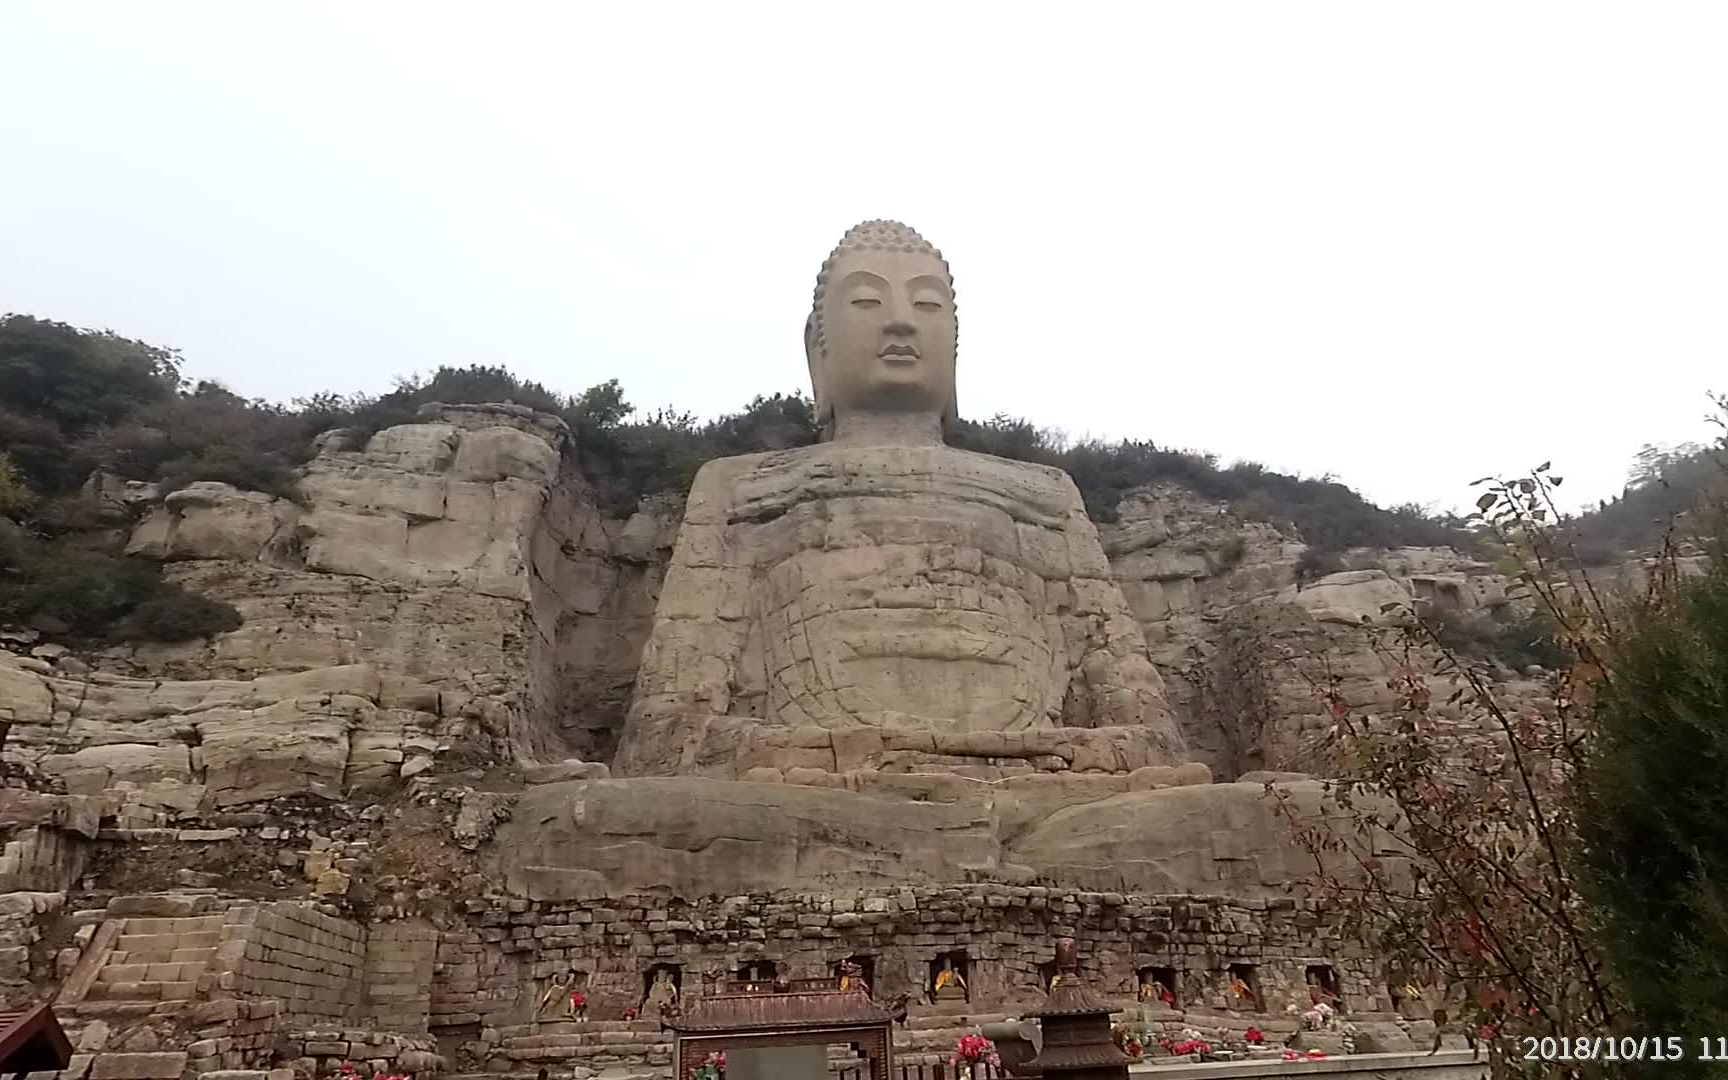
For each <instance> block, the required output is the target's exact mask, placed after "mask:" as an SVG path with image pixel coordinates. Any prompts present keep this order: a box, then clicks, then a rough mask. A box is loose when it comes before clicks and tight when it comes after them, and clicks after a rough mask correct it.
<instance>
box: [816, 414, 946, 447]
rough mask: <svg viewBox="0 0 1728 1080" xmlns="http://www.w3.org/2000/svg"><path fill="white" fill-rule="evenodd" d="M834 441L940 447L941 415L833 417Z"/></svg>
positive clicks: (855, 443)
mask: <svg viewBox="0 0 1728 1080" xmlns="http://www.w3.org/2000/svg"><path fill="white" fill-rule="evenodd" d="M834 441H835V442H836V443H840V444H843V445H847V446H940V445H941V443H942V418H941V417H939V416H932V415H930V414H929V413H879V412H856V413H845V414H842V415H840V416H837V417H835V418H834Z"/></svg>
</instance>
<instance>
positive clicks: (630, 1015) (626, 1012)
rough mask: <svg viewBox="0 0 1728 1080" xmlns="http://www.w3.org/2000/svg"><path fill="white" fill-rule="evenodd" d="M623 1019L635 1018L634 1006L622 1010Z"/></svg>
mask: <svg viewBox="0 0 1728 1080" xmlns="http://www.w3.org/2000/svg"><path fill="white" fill-rule="evenodd" d="M624 1019H626V1020H634V1019H636V1009H635V1008H634V1007H631V1008H628V1009H625V1010H624Z"/></svg>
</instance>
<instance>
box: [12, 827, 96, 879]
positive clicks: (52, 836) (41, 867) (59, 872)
mask: <svg viewBox="0 0 1728 1080" xmlns="http://www.w3.org/2000/svg"><path fill="white" fill-rule="evenodd" d="M86 861H87V853H86V845H85V844H83V843H82V842H81V841H80V840H79V838H78V836H77V835H76V834H74V833H70V832H66V831H63V830H61V829H49V828H34V829H21V830H19V831H18V832H17V833H15V834H12V835H11V836H9V837H8V838H7V839H6V840H5V842H4V843H0V893H9V892H25V891H37V892H63V891H65V890H66V889H68V888H70V887H71V886H72V884H73V883H74V882H76V881H77V880H78V876H79V875H80V874H82V873H83V872H84V866H85V863H86Z"/></svg>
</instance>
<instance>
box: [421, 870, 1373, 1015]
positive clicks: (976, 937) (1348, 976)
mask: <svg viewBox="0 0 1728 1080" xmlns="http://www.w3.org/2000/svg"><path fill="white" fill-rule="evenodd" d="M469 912H470V913H469V918H470V920H471V923H472V925H471V928H470V929H467V930H453V931H446V932H445V933H443V934H442V935H441V938H440V943H439V953H438V957H439V964H438V972H437V975H436V978H435V980H434V983H433V989H432V1002H433V1018H432V1026H433V1028H434V1030H436V1029H437V1028H439V1027H444V1026H453V1025H457V1024H463V1023H472V1022H474V1021H475V1019H476V1018H478V1019H480V1020H482V1021H484V1022H486V1023H488V1024H510V1023H520V1022H522V1021H524V1020H526V1019H527V1018H528V1016H529V1014H530V1012H531V1011H532V1009H533V1007H534V1004H535V1003H536V1002H537V1001H538V1000H539V995H540V994H541V993H542V992H543V990H544V988H545V986H546V985H547V983H546V980H548V979H549V978H550V977H551V976H553V975H555V974H559V973H562V972H568V971H574V972H576V973H577V984H578V985H580V986H583V987H584V988H585V990H586V992H587V994H588V997H589V1000H590V1010H589V1012H590V1016H592V1017H593V1018H595V1019H611V1018H616V1017H618V1016H620V1015H621V1014H622V1012H623V1010H624V1009H625V1008H627V1007H630V1006H635V1005H638V1004H640V1003H641V1000H642V998H643V994H644V983H645V976H646V973H647V972H648V971H649V970H650V969H651V968H652V967H653V966H654V965H656V964H670V965H676V966H677V967H679V968H680V969H681V972H682V983H683V986H684V988H685V990H686V991H689V990H693V989H699V988H700V987H701V986H702V975H703V974H704V973H707V972H718V971H723V972H726V973H727V974H728V975H730V973H731V972H733V971H735V970H736V969H737V968H738V967H739V966H740V965H742V964H744V963H746V962H753V961H769V962H774V961H785V962H786V963H787V964H789V965H790V968H791V972H792V974H793V975H794V976H817V975H826V974H828V973H829V972H830V971H831V970H832V968H833V966H834V965H835V964H837V963H838V962H839V961H841V960H843V959H845V958H847V957H850V956H867V957H870V958H871V960H872V962H873V965H874V968H875V977H876V985H875V990H876V992H877V994H878V995H879V996H891V995H894V994H896V993H902V992H904V993H910V994H912V995H913V997H914V999H915V1000H918V999H921V998H922V995H923V991H924V989H925V987H926V986H927V985H928V980H929V978H930V964H931V962H932V961H934V960H936V959H937V958H938V957H939V956H940V955H941V954H943V953H946V952H952V951H964V952H965V953H966V955H967V957H968V961H969V964H968V967H969V971H968V976H967V981H968V984H969V987H970V989H971V994H972V1001H973V1003H974V1006H979V1007H983V1008H996V1009H998V1010H999V1011H1004V1012H1006V1011H1010V1010H1012V1009H1016V1008H1021V1007H1028V1006H1031V1005H1033V1004H1034V1003H1036V1002H1037V1001H1039V1000H1040V999H1041V997H1042V992H1041V981H1042V979H1043V977H1044V976H1043V965H1045V964H1047V963H1049V962H1050V961H1052V960H1053V959H1054V955H1055V939H1056V938H1057V937H1058V936H1063V935H1072V936H1074V937H1076V938H1078V939H1079V941H1080V951H1081V957H1082V965H1083V967H1084V969H1085V974H1086V976H1087V978H1088V979H1089V980H1090V981H1091V982H1092V984H1093V985H1094V986H1095V987H1096V988H1097V989H1099V990H1100V991H1102V992H1104V993H1106V994H1109V995H1111V996H1113V997H1117V998H1120V999H1124V1000H1131V999H1132V998H1133V997H1134V995H1135V991H1136V988H1137V987H1138V984H1139V972H1140V971H1142V970H1143V969H1146V968H1153V967H1159V968H1171V969H1175V970H1176V971H1177V972H1178V973H1179V974H1178V982H1179V984H1180V985H1179V987H1178V989H1179V993H1180V996H1181V998H1182V999H1183V1004H1184V1005H1189V1006H1196V1007H1203V1008H1220V1009H1222V1008H1238V1009H1241V1011H1254V1012H1266V1013H1271V1014H1283V1013H1284V1011H1285V1008H1286V1006H1288V1005H1300V1006H1302V1007H1306V1006H1307V1004H1308V1003H1309V1001H1310V998H1309V994H1308V990H1307V986H1306V981H1305V974H1306V970H1307V968H1308V967H1310V966H1328V967H1331V968H1332V969H1333V970H1334V971H1335V972H1336V975H1337V978H1338V981H1339V986H1340V990H1341V991H1342V994H1343V997H1344V999H1345V1001H1346V1002H1347V1003H1348V1004H1349V1005H1350V1007H1351V1008H1352V1009H1358V1010H1375V1011H1382V1010H1389V1009H1390V1008H1391V1002H1390V1000H1389V998H1388V996H1387V991H1386V987H1385V984H1384V982H1383V981H1382V980H1381V979H1380V977H1379V976H1378V974H1377V973H1376V968H1375V965H1374V963H1373V962H1372V960H1371V958H1370V957H1369V956H1368V955H1367V953H1366V952H1365V951H1364V950H1363V949H1362V948H1360V947H1359V946H1356V945H1353V944H1350V943H1347V942H1346V941H1345V940H1344V938H1343V937H1342V935H1341V934H1340V932H1339V931H1338V929H1337V927H1336V926H1335V925H1332V924H1331V921H1330V920H1328V919H1327V918H1326V917H1325V912H1324V910H1323V908H1322V907H1321V905H1319V904H1318V903H1317V902H1314V901H1306V900H1296V899H1274V900H1252V901H1241V900H1229V899H1225V898H1213V897H1156V896H1124V895H1120V894H1115V893H1076V892H1067V891H1063V890H1059V889H1045V888H1035V887H1032V888H1029V887H1008V886H996V885H971V886H962V887H952V888H918V889H913V888H901V889H892V890H884V891H877V892H858V893H848V894H844V895H825V894H811V895H775V896H752V897H732V898H727V899H718V898H716V899H711V900H706V901H702V902H699V903H683V902H671V901H667V900H664V899H653V898H646V897H633V898H615V899H612V900H608V901H602V902H584V903H575V902H571V903H530V902H529V901H526V900H516V899H509V900H504V899H489V900H475V901H471V902H470V903H469ZM1232 965H1247V966H1248V967H1249V969H1250V970H1249V974H1250V976H1251V979H1252V981H1253V983H1254V984H1256V988H1257V989H1258V990H1259V992H1260V995H1261V1001H1260V1002H1259V1004H1260V1008H1259V1009H1252V1010H1250V1009H1245V1008H1242V1006H1241V1004H1240V1003H1239V1002H1236V1001H1234V1000H1233V999H1232V998H1231V997H1229V996H1228V989H1229V986H1230V982H1231V967H1232Z"/></svg>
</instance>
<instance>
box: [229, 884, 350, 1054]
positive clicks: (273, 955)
mask: <svg viewBox="0 0 1728 1080" xmlns="http://www.w3.org/2000/svg"><path fill="white" fill-rule="evenodd" d="M375 932H381V931H375ZM364 939H365V931H363V930H362V929H361V928H360V927H359V926H358V925H356V924H354V923H351V922H349V921H347V920H345V919H338V918H335V917H333V916H330V915H325V914H323V913H322V912H319V911H315V910H313V909H312V908H309V907H306V906H303V905H301V904H297V903H294V902H292V901H285V902H282V903H277V904H269V905H266V906H264V907H262V908H260V909H258V911H257V914H256V918H255V921H254V922H253V925H252V927H251V929H250V931H249V932H247V933H246V935H245V947H244V950H243V953H242V956H241V957H240V959H239V960H238V961H237V962H236V963H235V965H234V967H233V975H234V977H233V979H232V980H230V981H231V982H232V983H233V985H232V987H231V989H233V990H234V991H236V992H237V993H238V994H239V995H240V996H242V997H245V998H275V999H277V1000H278V1001H280V1002H282V1009H283V1018H282V1023H283V1024H284V1025H285V1026H300V1027H313V1026H318V1025H319V1024H321V1023H322V1024H336V1025H340V1024H341V1023H343V1022H344V1020H345V1018H351V1017H357V1016H360V1015H362V1014H363V1013H364V1012H365V1011H366V1009H367V1001H366V998H365V996H364V993H363V990H362V972H363V971H364V968H365V944H364ZM229 988H230V987H224V989H229Z"/></svg>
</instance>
